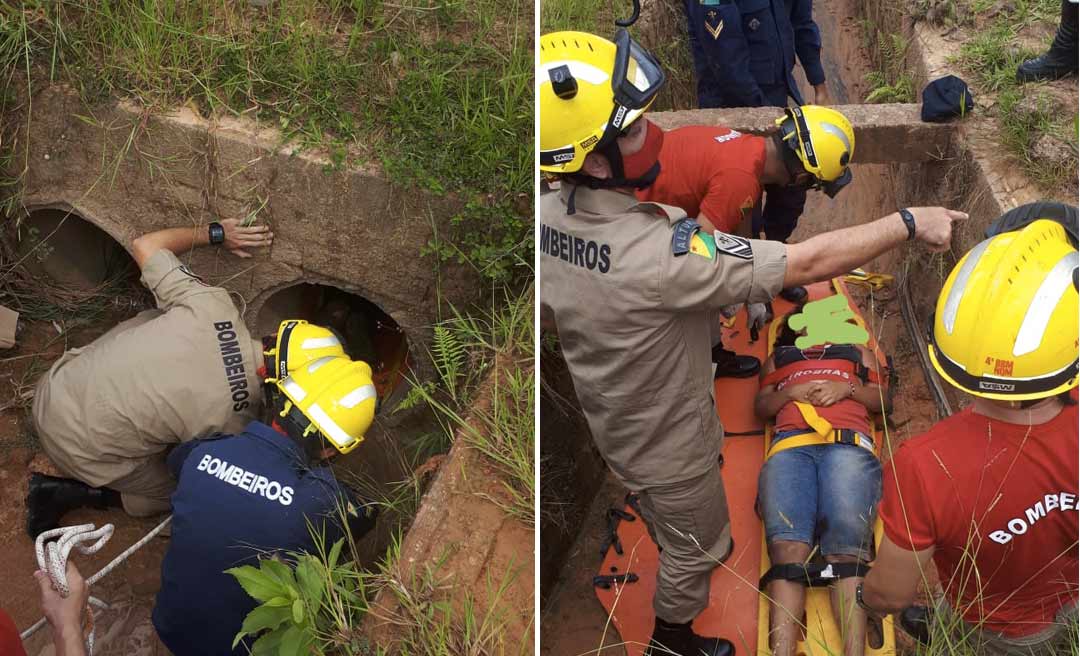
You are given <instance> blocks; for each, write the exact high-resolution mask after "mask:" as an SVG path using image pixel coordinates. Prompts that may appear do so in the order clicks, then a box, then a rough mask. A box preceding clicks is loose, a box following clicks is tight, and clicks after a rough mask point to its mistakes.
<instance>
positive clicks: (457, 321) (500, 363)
mask: <svg viewBox="0 0 1080 656" xmlns="http://www.w3.org/2000/svg"><path fill="white" fill-rule="evenodd" d="M504 294H505V297H503V298H496V299H493V303H492V308H491V310H490V311H488V312H487V313H486V314H485V315H483V316H479V315H465V314H461V313H458V312H457V311H456V310H455V313H454V317H453V318H451V319H448V320H447V321H444V322H443V323H442V324H440V325H437V326H436V327H435V339H434V342H433V346H432V352H431V358H432V361H433V362H434V364H435V368H436V370H437V373H438V377H439V381H438V382H437V383H435V382H431V383H427V384H422V383H420V382H419V381H414V386H413V388H412V390H411V391H410V393H409V396H408V397H407V398H406V399H405V400H404V401H402V403H401V404H400V405H399V408H398V409H407V408H409V407H412V406H414V405H417V404H419V403H424V404H427V405H429V406H430V407H431V408H432V409H433V410H434V411H435V415H436V417H437V419H438V421H439V423H440V425H441V426H442V429H443V433H442V435H443V439H444V440H445V445H446V446H447V447H448V446H449V444H450V443H451V442H452V441H453V440H454V439H456V438H461V439H464V440H466V441H467V442H468V444H469V445H470V446H472V447H473V448H475V449H476V450H478V451H479V452H480V453H482V454H483V455H484V456H485V457H486V459H487V461H488V462H489V463H490V464H491V465H492V466H493V467H494V468H495V469H496V470H497V471H498V473H499V478H500V479H501V483H502V492H503V494H500V495H497V496H487V497H486V498H488V500H490V501H491V502H493V503H495V504H496V505H498V506H500V507H501V508H502V509H503V510H505V511H506V512H507V513H509V514H510V515H512V516H513V517H515V518H517V519H519V520H520V521H522V522H524V523H526V524H532V522H533V507H534V499H535V497H536V488H535V480H534V462H533V458H534V445H535V442H534V440H535V436H534V431H533V423H534V422H533V408H534V403H535V387H534V383H533V381H534V377H533V369H532V354H533V334H534V325H533V297H532V291H531V289H530V290H526V291H525V292H523V293H521V294H518V295H516V296H514V295H511V294H510V293H509V292H504ZM489 376H490V381H491V385H490V387H488V388H487V390H486V392H487V393H489V394H490V397H488V398H487V399H484V400H483V402H478V397H477V393H478V392H481V393H482V392H484V391H485V390H484V389H483V388H484V387H485V386H484V385H482V384H481V383H483V382H484V381H485V380H489Z"/></svg>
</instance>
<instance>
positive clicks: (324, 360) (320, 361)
mask: <svg viewBox="0 0 1080 656" xmlns="http://www.w3.org/2000/svg"><path fill="white" fill-rule="evenodd" d="M334 360H337V358H335V357H334V356H332V355H326V356H323V357H321V358H319V359H318V360H316V361H314V362H312V363H311V364H309V365H308V367H307V371H308V373H309V374H313V373H315V372H316V371H318V370H319V369H321V368H322V366H323V365H324V364H327V363H328V362H333V361H334Z"/></svg>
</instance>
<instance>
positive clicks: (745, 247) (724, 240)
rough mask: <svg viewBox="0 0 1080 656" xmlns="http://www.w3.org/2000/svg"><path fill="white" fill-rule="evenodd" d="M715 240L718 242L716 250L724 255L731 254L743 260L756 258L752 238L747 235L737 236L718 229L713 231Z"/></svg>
mask: <svg viewBox="0 0 1080 656" xmlns="http://www.w3.org/2000/svg"><path fill="white" fill-rule="evenodd" d="M713 240H714V241H715V242H716V250H717V251H718V252H720V253H723V254H724V255H731V256H732V257H737V258H739V259H741V260H752V259H754V251H753V249H752V248H751V247H750V240H749V239H747V238H745V237H736V236H735V235H729V234H727V233H726V232H720V231H719V230H717V231H716V232H714V233H713Z"/></svg>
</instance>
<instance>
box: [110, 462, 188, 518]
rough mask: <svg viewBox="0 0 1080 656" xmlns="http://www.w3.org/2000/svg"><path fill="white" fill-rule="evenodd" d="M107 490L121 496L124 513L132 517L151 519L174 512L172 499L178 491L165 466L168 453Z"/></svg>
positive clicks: (145, 463) (117, 480) (143, 465)
mask: <svg viewBox="0 0 1080 656" xmlns="http://www.w3.org/2000/svg"><path fill="white" fill-rule="evenodd" d="M105 487H107V488H109V489H110V490H116V491H117V492H119V493H120V500H121V501H122V502H123V504H124V511H125V512H126V513H127V514H129V515H131V516H132V517H150V516H152V515H160V514H161V513H167V512H169V510H170V509H171V508H172V504H171V503H170V501H169V498H170V497H171V496H172V493H173V492H174V491H175V490H176V479H174V478H173V477H172V473H170V472H169V468H168V467H166V466H165V453H162V454H161V455H160V456H155V457H153V458H148V459H147V460H145V461H144V462H143V463H142V464H141V465H139V467H138V468H137V469H135V471H133V472H131V473H130V474H128V475H127V476H123V477H121V478H118V479H116V480H115V481H113V482H111V483H109V484H108V485H106V486H105Z"/></svg>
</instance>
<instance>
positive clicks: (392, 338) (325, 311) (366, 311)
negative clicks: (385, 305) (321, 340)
mask: <svg viewBox="0 0 1080 656" xmlns="http://www.w3.org/2000/svg"><path fill="white" fill-rule="evenodd" d="M286 319H305V320H307V321H309V322H311V323H314V324H318V325H320V326H326V327H327V328H330V329H332V330H334V331H336V332H337V334H338V335H339V336H340V337H341V341H342V343H343V345H344V347H345V353H346V354H348V356H349V357H350V358H352V359H353V360H363V361H364V362H367V363H368V364H370V365H371V370H372V372H373V374H374V375H373V378H374V382H375V389H376V390H377V391H378V393H379V397H380V398H383V399H385V398H386V397H388V396H389V395H390V393H391V392H393V391H394V389H395V388H396V387H397V386H398V384H400V383H401V381H402V380H403V379H404V377H405V373H406V372H407V371H408V367H409V344H408V340H407V339H406V337H405V331H403V330H402V329H401V326H399V325H398V323H397V321H395V320H394V319H393V317H391V316H390V315H389V314H387V313H386V312H384V311H383V310H382V308H380V307H379V306H377V305H375V304H374V303H372V302H371V301H369V300H368V299H366V298H364V297H363V296H359V295H357V294H352V293H349V292H346V291H344V290H342V289H338V288H337V287H334V286H332V285H319V284H314V283H299V284H295V285H291V286H289V287H285V288H284V289H280V290H278V291H276V292H274V293H273V294H271V295H270V297H269V298H267V299H266V302H265V303H263V306H262V307H261V308H260V309H259V314H258V316H257V317H256V320H255V325H256V329H257V330H258V332H259V334H260V335H271V334H273V333H275V332H277V328H278V325H279V324H280V323H281V322H282V321H284V320H286Z"/></svg>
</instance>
